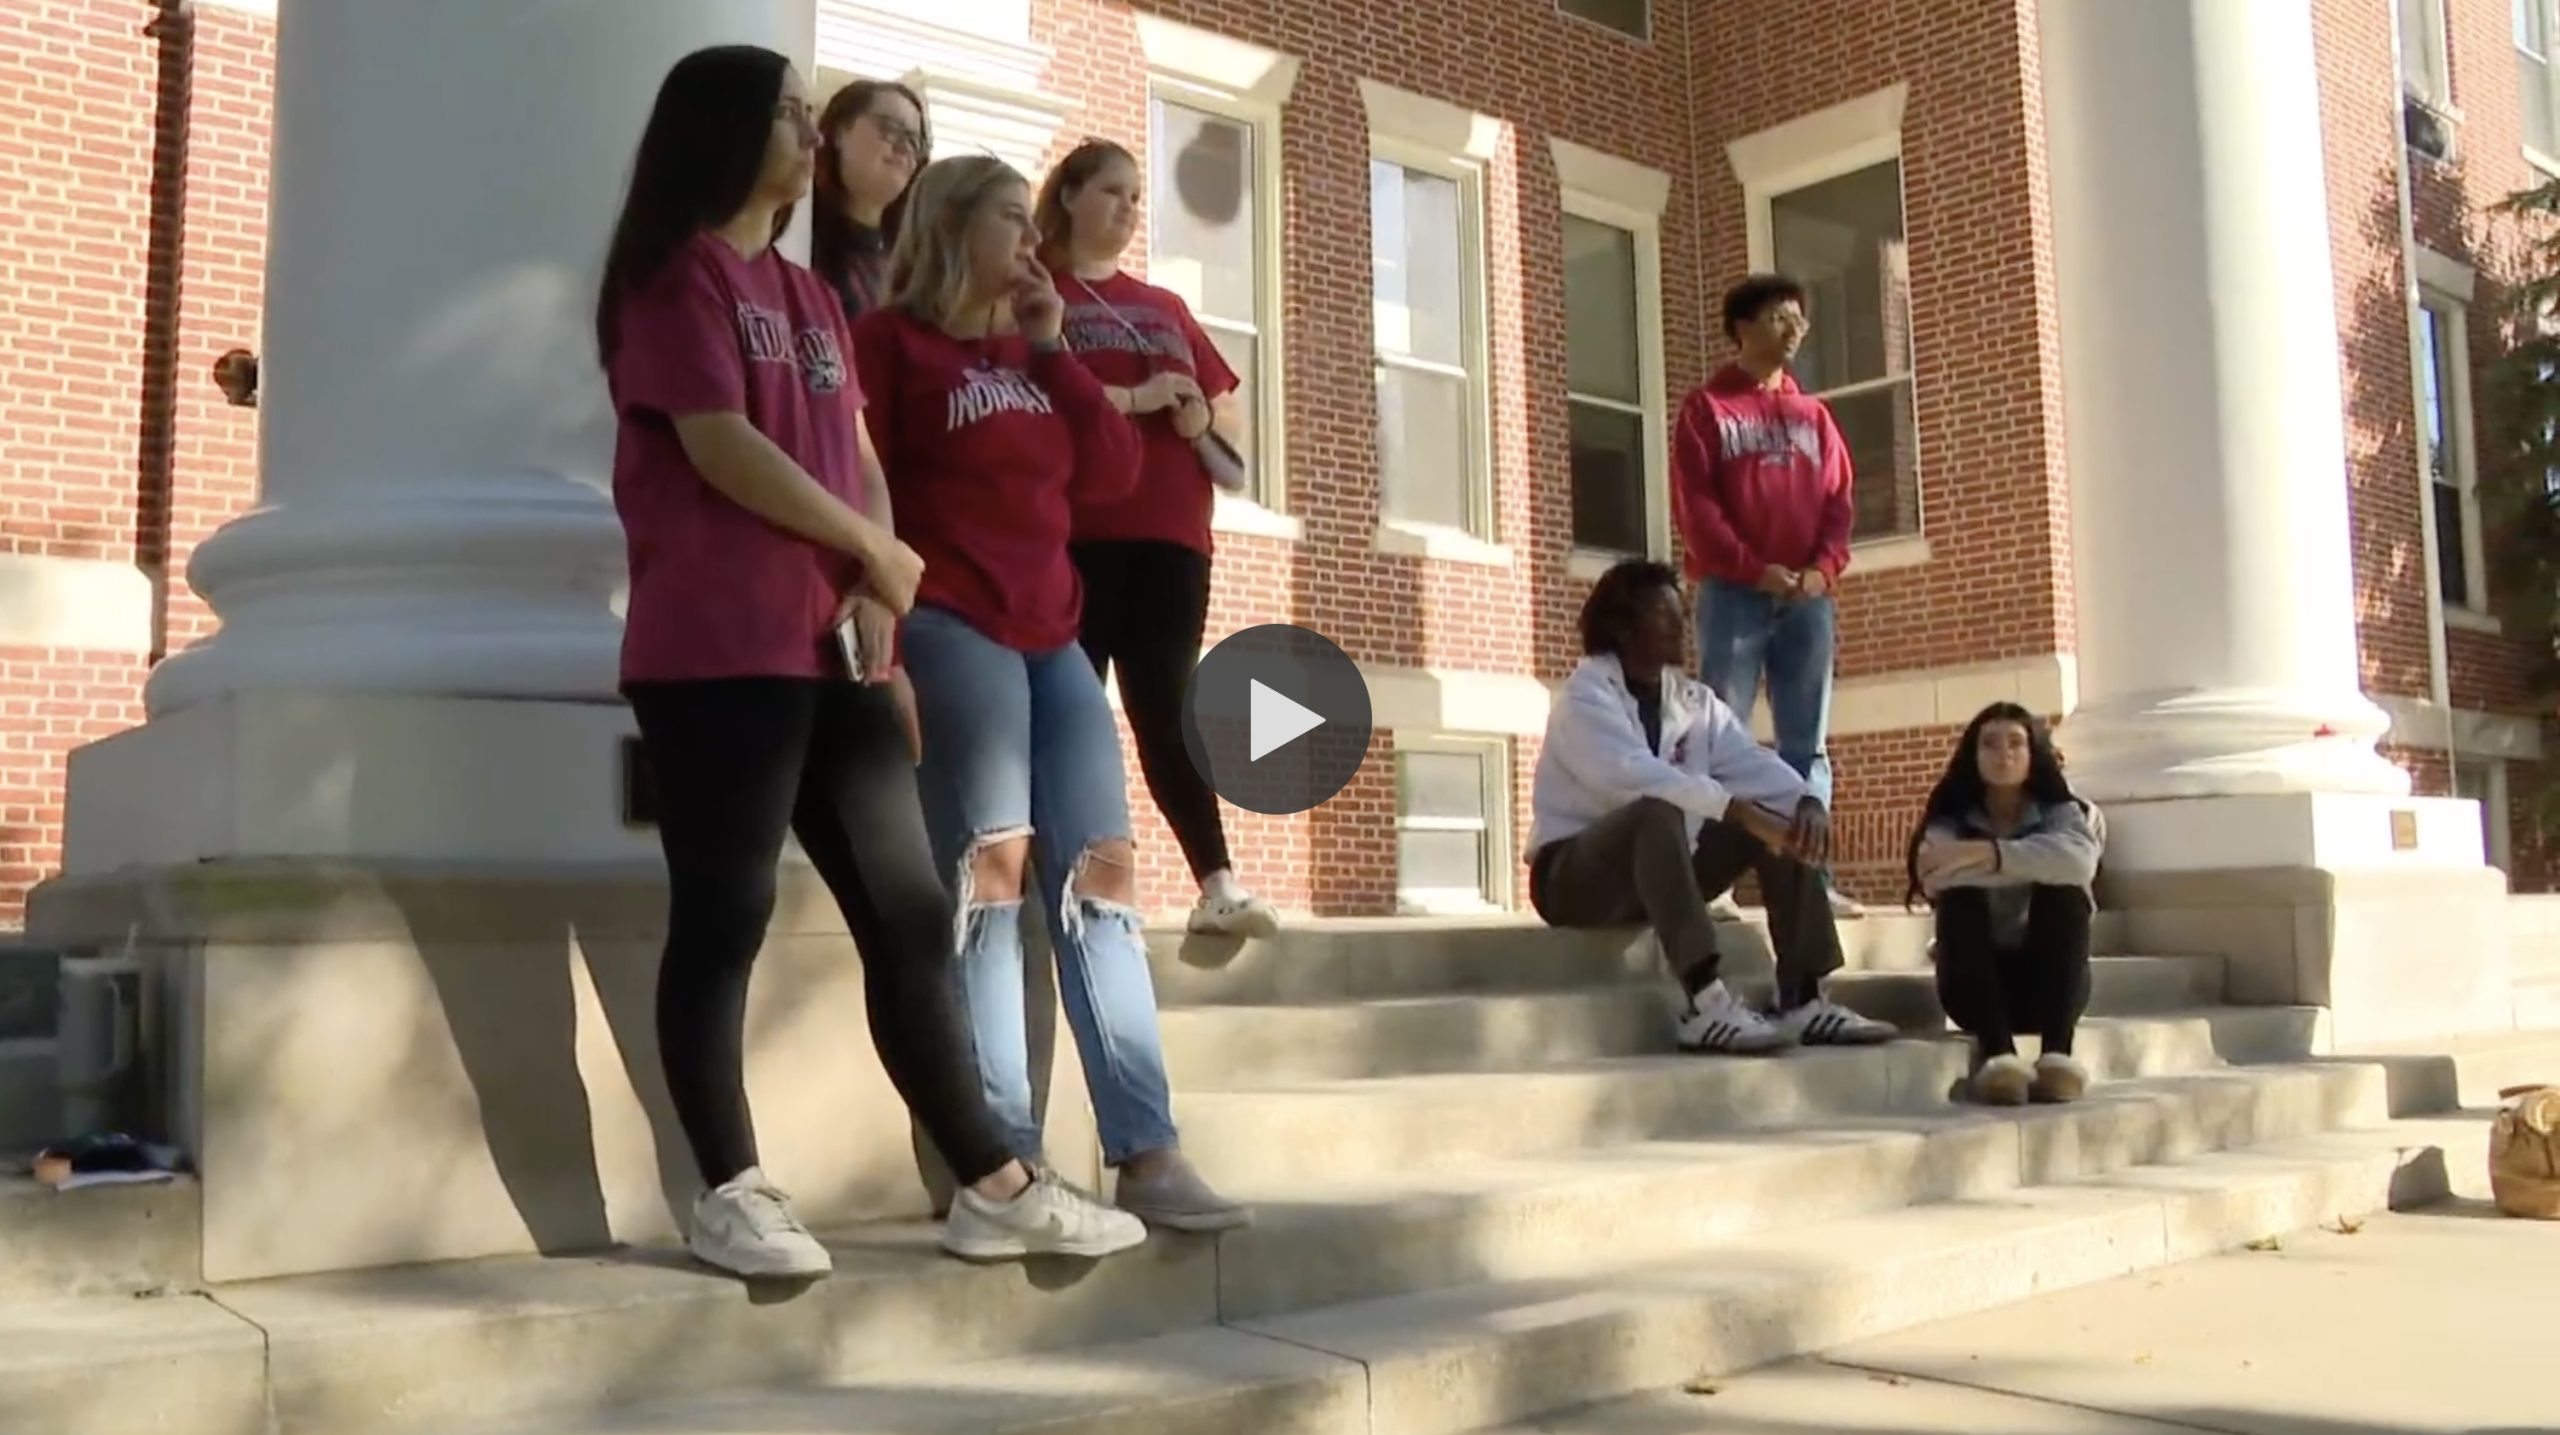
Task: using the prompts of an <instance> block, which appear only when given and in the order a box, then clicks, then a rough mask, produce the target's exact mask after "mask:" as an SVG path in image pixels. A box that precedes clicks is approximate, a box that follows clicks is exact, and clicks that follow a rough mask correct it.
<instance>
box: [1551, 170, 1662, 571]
mask: <svg viewBox="0 0 2560 1435" xmlns="http://www.w3.org/2000/svg"><path fill="white" fill-rule="evenodd" d="M1547 145H1548V148H1549V149H1550V150H1551V151H1552V152H1553V154H1554V156H1555V164H1556V183H1557V186H1558V188H1559V189H1560V190H1561V191H1562V201H1561V203H1560V205H1559V207H1560V208H1561V209H1562V210H1563V211H1564V213H1566V214H1569V215H1572V216H1574V217H1576V218H1578V219H1586V220H1589V221H1590V222H1592V223H1594V224H1605V225H1608V226H1609V227H1610V228H1612V229H1618V230H1623V231H1625V232H1626V233H1628V234H1630V235H1632V236H1634V239H1635V258H1636V273H1635V281H1636V392H1637V395H1638V397H1639V398H1640V400H1641V404H1640V411H1641V412H1642V414H1643V415H1644V534H1645V551H1644V552H1643V553H1641V554H1629V553H1612V552H1608V551H1606V550H1602V549H1592V548H1583V547H1580V546H1575V547H1574V548H1573V549H1572V550H1571V551H1570V552H1569V553H1568V555H1567V557H1566V569H1567V571H1568V572H1570V573H1572V574H1573V575H1574V576H1576V577H1579V578H1585V579H1589V578H1597V577H1598V576H1599V575H1600V574H1601V573H1603V572H1605V571H1607V570H1608V568H1609V566H1610V565H1611V564H1614V563H1616V562H1618V561H1619V560H1620V559H1623V558H1632V557H1642V558H1654V559H1664V558H1668V557H1669V556H1670V554H1671V513H1670V501H1669V500H1670V483H1671V479H1670V473H1671V461H1670V447H1671V437H1670V433H1671V421H1670V407H1669V396H1668V393H1667V391H1666V388H1665V385H1666V382H1667V381H1666V379H1665V377H1664V375H1665V364H1664V359H1663V345H1662V215H1663V211H1664V210H1665V209H1666V208H1667V207H1668V206H1669V204H1670V202H1671V176H1670V175H1668V174H1665V173H1663V172H1662V171H1661V170H1658V169H1653V168H1651V167H1649V166H1646V165H1641V164H1637V163H1635V162H1634V161H1633V160H1625V159H1620V158H1618V157H1617V156H1616V155H1612V154H1606V153H1603V152H1601V151H1599V150H1596V149H1591V148H1588V147H1586V146H1583V145H1578V144H1575V143H1574V142H1573V141H1571V140H1568V139H1552V138H1551V139H1549V140H1548V141H1547ZM1559 227H1561V226H1559ZM1569 370H1570V366H1568V371H1569ZM1565 403H1566V406H1567V408H1568V410H1570V408H1571V406H1572V405H1574V404H1578V403H1587V404H1593V405H1597V406H1599V407H1603V408H1611V409H1618V410H1620V411H1622V412H1623V411H1624V405H1622V404H1619V403H1618V402H1616V401H1615V400H1610V399H1597V398H1590V397H1586V396H1583V395H1578V394H1575V393H1574V392H1573V391H1572V390H1571V389H1570V388H1569V387H1568V388H1567V390H1566V391H1565ZM1567 431H1568V432H1570V427H1568V430H1567ZM1570 531H1571V530H1570V527H1569V526H1568V529H1567V533H1568V537H1569V536H1570Z"/></svg>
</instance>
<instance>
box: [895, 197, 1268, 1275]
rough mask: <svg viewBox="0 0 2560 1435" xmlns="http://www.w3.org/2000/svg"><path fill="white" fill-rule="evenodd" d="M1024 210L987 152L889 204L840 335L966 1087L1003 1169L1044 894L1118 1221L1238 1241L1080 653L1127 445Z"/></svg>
mask: <svg viewBox="0 0 2560 1435" xmlns="http://www.w3.org/2000/svg"><path fill="white" fill-rule="evenodd" d="M1035 241H1036V234H1035V232H1034V230H1033V228H1032V224H1031V193H1030V189H1029V187H1028V186H1027V185H1025V184H1024V182H1023V180H1022V176H1020V175H1018V174H1016V173H1015V172H1014V171H1013V170H1012V168H1011V167H1009V166H1007V165H1006V164H1005V163H1004V162H1003V161H1001V160H998V159H995V158H993V157H991V156H985V155H968V156H959V157H954V158H951V159H943V160H936V161H935V162H934V163H932V164H930V165H927V166H926V167H925V169H924V172H923V173H922V174H920V175H918V176H917V178H916V182H915V187H914V189H912V190H911V191H909V193H908V196H907V216H906V225H905V228H904V229H903V231H902V232H901V233H900V234H899V236H898V245H897V248H896V250H895V251H894V252H893V253H892V255H891V257H890V262H889V300H888V303H887V304H886V305H885V306H884V307H882V308H880V309H876V310H874V311H872V312H871V313H869V314H866V315H864V316H863V318H862V320H861V321H860V322H859V323H858V324H856V325H855V327H854V334H853V346H854V363H855V367H856V370H857V372H858V373H859V374H860V375H861V378H862V387H863V391H864V392H865V393H866V394H868V395H869V396H870V399H871V404H870V407H869V408H868V409H867V410H866V412H865V419H866V422H868V423H869V425H870V428H871V437H872V442H873V444H874V446H875V447H876V448H877V449H878V451H879V454H880V461H881V465H882V467H883V469H884V470H885V471H886V473H887V475H888V481H889V492H890V495H891V497H892V500H893V502H894V504H895V508H896V512H897V516H898V535H899V536H900V537H901V538H903V539H905V540H906V541H907V542H908V543H909V544H911V545H913V546H914V548H915V550H916V552H917V553H918V554H920V555H922V557H923V558H924V565H925V566H924V577H923V579H922V581H921V583H920V584H919V585H918V587H917V590H916V604H915V608H914V610H913V611H912V612H911V613H909V614H908V616H907V619H906V623H905V625H904V627H903V628H902V629H901V632H900V635H899V647H900V652H901V654H902V657H903V660H904V662H905V665H906V669H907V672H908V675H909V677H910V678H911V679H912V681H913V682H914V685H915V694H916V705H917V710H918V715H919V717H920V718H921V720H922V727H923V734H924V760H923V761H922V763H921V764H919V766H918V776H919V779H920V781H921V785H922V787H923V789H924V804H925V823H926V826H927V827H928V828H929V829H930V831H931V834H932V838H933V847H934V855H935V859H936V860H937V861H938V862H939V863H940V864H941V866H942V870H943V871H944V872H946V873H948V874H950V876H949V881H950V883H951V886H952V888H953V891H954V893H955V897H956V900H957V905H958V909H959V918H958V922H959V933H958V935H959V941H960V960H961V982H962V989H963V991H964V992H965V994H966V997H967V1002H968V1007H969V1019H970V1024H971V1026H972V1028H973V1030H974V1033H975V1035H976V1038H977V1055H978V1067H979V1077H980V1080H981V1081H982V1082H983V1083H984V1085H985V1087H986V1090H987V1093H988V1095H989V1097H990V1098H991V1099H992V1100H993V1101H994V1103H995V1107H996V1112H997V1116H998V1119H999V1120H1001V1121H1002V1122H1003V1123H1004V1124H1005V1126H1006V1129H1007V1134H1008V1136H1009V1137H1010V1138H1011V1139H1012V1142H1013V1149H1014V1152H1015V1154H1016V1155H1019V1156H1022V1157H1024V1158H1025V1159H1027V1160H1032V1161H1035V1162H1036V1161H1038V1160H1039V1158H1040V1156H1041V1136H1040V1121H1039V1116H1038V1114H1037V1113H1036V1111H1035V1110H1034V1108H1033V1106H1032V1099H1031V1060H1030V1037H1029V1032H1028V1028H1027V1024H1026V1014H1025V1011H1024V1003H1023V959H1024V952H1023V946H1022V901H1023V898H1024V897H1025V896H1026V895H1028V894H1029V893H1030V891H1031V890H1032V889H1034V888H1036V889H1037V891H1038V893H1039V898H1040V903H1041V907H1042V910H1043V913H1044V915H1045V916H1046V917H1047V923H1046V926H1047V930H1048V932H1049V934H1050V940H1051V945H1052V946H1053V947H1054V948H1055V949H1056V953H1057V962H1058V991H1059V994H1060V996H1061V997H1062V998H1064V1000H1065V1003H1066V1010H1067V1024H1068V1026H1069V1027H1070V1028H1072V1029H1073V1030H1074V1032H1075V1036H1076V1047H1077V1050H1078V1052H1079V1053H1080V1054H1081V1055H1082V1057H1083V1059H1084V1070H1085V1084H1086V1086H1087V1088H1088V1090H1089V1091H1090V1092H1091V1094H1092V1097H1093V1107H1094V1116H1095V1121H1096V1124H1097V1125H1099V1126H1100V1127H1101V1131H1102V1145H1103V1155H1104V1158H1105V1160H1107V1161H1108V1162H1109V1163H1110V1164H1111V1165H1112V1166H1113V1167H1115V1168H1117V1170H1118V1171H1119V1182H1118V1185H1117V1187H1116V1188H1115V1191H1114V1196H1115V1199H1116V1200H1117V1201H1118V1203H1119V1205H1120V1206H1121V1208H1122V1209H1123V1210H1125V1211H1128V1212H1130V1213H1132V1214H1135V1215H1137V1216H1139V1217H1140V1218H1141V1219H1144V1220H1146V1221H1148V1222H1150V1223H1152V1224H1155V1225H1161V1226H1167V1227H1171V1228H1174V1229H1178V1230H1193V1231H1203V1230H1220V1229H1224V1228H1227V1227H1231V1226H1235V1225H1238V1224H1241V1223H1242V1222H1243V1221H1244V1220H1245V1218H1246V1215H1245V1211H1244V1209H1243V1208H1242V1207H1240V1206H1238V1205H1236V1204H1235V1203H1233V1202H1231V1201H1228V1200H1226V1199H1225V1198H1224V1197H1222V1196H1220V1195H1218V1193H1217V1192H1215V1191H1214V1190H1212V1189H1210V1187H1209V1185H1208V1184H1207V1182H1205V1181H1203V1180H1202V1179H1201V1177H1200V1175H1199V1173H1198V1172H1196V1171H1194V1170H1193V1169H1192V1167H1191V1165H1190V1163H1189V1162H1188V1161H1187V1160H1185V1159H1184V1158H1183V1155H1182V1149H1181V1146H1180V1143H1179V1140H1178V1138H1177V1136H1176V1134H1175V1130H1174V1124H1173V1098H1172V1095H1171V1092H1170V1091H1169V1090H1168V1088H1167V1083H1166V1080H1165V1069H1164V1042H1163V1038H1162V1034H1161V1033H1160V1031H1159V1030H1158V1024H1157V1018H1156V997H1155V983H1154V978H1153V976H1152V975H1151V974H1150V973H1149V971H1148V969H1147V954H1146V948H1145V945H1144V943H1143V942H1142V940H1141V934H1140V931H1139V921H1138V910H1137V905H1136V904H1137V864H1136V855H1135V851H1134V848H1133V846H1132V844H1131V841H1130V837H1129V800H1128V793H1127V786H1126V785H1127V778H1126V776H1125V774H1124V773H1123V771H1122V769H1121V765H1120V736H1119V730H1118V727H1117V725H1116V724H1114V722H1113V721H1112V717H1111V707H1110V704H1109V703H1108V701H1106V700H1105V699H1104V697H1103V693H1102V681H1101V679H1099V678H1097V677H1096V676H1094V671H1093V666H1092V664H1091V663H1090V662H1089V661H1087V660H1086V658H1085V655H1084V650H1083V649H1082V648H1081V647H1079V646H1078V645H1077V641H1076V635H1077V625H1078V620H1079V617H1080V614H1081V608H1082V600H1083V592H1082V584H1081V582H1080V581H1079V580H1078V578H1077V575H1076V569H1075V564H1074V563H1073V562H1072V561H1071V560H1070V559H1069V558H1068V556H1067V537H1068V533H1069V528H1070V524H1071V513H1072V510H1073V508H1074V506H1075V505H1076V504H1077V503H1079V502H1090V501H1094V500H1098V499H1104V498H1108V497H1111V496H1113V495H1117V494H1122V493H1126V492H1127V491H1128V490H1129V488H1130V487H1131V485H1133V484H1134V483H1135V482H1136V480H1137V476H1138V459H1139V452H1140V445H1139V439H1138V435H1137V432H1136V430H1134V429H1133V428H1131V427H1130V424H1129V421H1128V420H1127V419H1126V418H1124V417H1122V416H1121V414H1120V412H1119V411H1118V410H1117V409H1115V408H1114V407H1113V406H1112V404H1111V400H1110V398H1109V396H1108V395H1106V394H1105V393H1104V392H1103V387H1102V383H1101V381H1100V380H1098V379H1096V378H1095V377H1094V376H1093V375H1092V374H1091V373H1090V372H1089V371H1087V370H1086V368H1085V367H1084V365H1082V364H1080V363H1078V362H1076V359H1075V356H1074V355H1072V354H1070V353H1068V352H1067V347H1066V344H1065V343H1064V342H1063V340H1062V339H1061V338H1060V328H1061V325H1062V322H1063V319H1064V305H1063V304H1062V303H1061V302H1060V300H1059V297H1058V290H1057V286H1056V285H1055V284H1054V283H1053V282H1052V281H1051V279H1050V277H1049V274H1048V271H1047V270H1046V269H1044V268H1043V267H1042V266H1041V264H1040V262H1039V260H1038V259H1037V258H1036V257H1035V255H1034V249H1035Z"/></svg>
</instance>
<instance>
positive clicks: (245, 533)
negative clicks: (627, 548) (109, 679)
mask: <svg viewBox="0 0 2560 1435" xmlns="http://www.w3.org/2000/svg"><path fill="white" fill-rule="evenodd" d="M815 5H816V0H546V3H543V4H526V3H524V0H362V3H348V0H284V3H283V5H282V13H281V15H280V16H279V19H278V22H277V56H276V100H275V121H274V124H275V129H274V136H275V137H274V144H273V156H272V172H273V188H272V200H271V207H270V212H269V216H268V234H267V243H268V251H267V276H268V277H267V285H266V316H265V337H264V344H263V353H262V360H263V362H262V363H261V365H260V393H259V409H260V452H259V477H260V499H261V506H260V507H259V508H258V509H257V510H255V511H254V512H251V513H249V514H246V515H244V516H242V517H241V518H239V519H236V520H234V521H233V522H232V523H230V524H228V525H226V526H225V527H224V528H223V529H222V530H221V531H220V532H218V533H216V534H214V535H213V536H212V537H211V538H210V539H208V540H207V541H206V542H205V543H204V545H203V546H202V547H201V548H199V549H198V550H197V552H196V555H195V559H194V561H193V562H192V563H191V564H190V565H189V568H188V581H189V582H190V583H192V584H193V585H194V587H195V588H196V590H197V591H198V592H200V593H202V594H203V595H204V596H205V598H206V600H207V601H208V602H210V603H211V604H212V606H213V608H214V610H215V611H216V612H217V613H218V614H219V615H220V616H221V618H222V620H223V626H222V629H221V631H220V633H219V634H218V635H217V636H215V637H214V638H212V639H211V640H210V641H208V642H205V643H203V644H199V645H198V646H196V647H194V648H191V649H189V650H188V651H186V652H184V653H182V654H179V655H178V656H176V657H173V658H171V659H170V660H168V661H167V662H165V663H163V664H161V665H160V667H159V669H158V670H157V671H156V672H155V673H154V674H153V675H152V678H151V682H150V686H149V689H148V694H147V696H148V703H149V708H150V711H151V713H152V714H153V715H154V716H155V717H159V716H162V715H165V714H168V713H172V712H175V711H177V710H180V709H184V708H188V707H192V706H195V705H198V704H201V703H204V702H206V701H207V700H210V699H214V698H219V697H225V696H236V695H241V694H246V693H256V692H260V691H275V690H305V691H308V690H331V691H338V692H360V693H374V694H418V695H435V696H448V697H451V696H461V697H503V698H551V699H569V700H592V701H611V700H612V699H613V696H614V682H615V668H616V649H617V645H618V644H619V642H620V634H621V623H620V620H619V618H618V617H617V616H616V612H617V609H618V607H619V593H620V589H621V586H622V570H623V562H622V541H621V536H620V533H619V530H618V528H617V526H616V524H615V520H614V515H613V511H612V508H611V506H610V503H609V501H608V500H607V498H606V496H605V488H606V483H607V478H608V474H609V467H610V463H611V455H612V423H611V417H610V414H609V412H608V410H607V407H606V403H605V395H604V385H603V379H602V375H601V373H600V372H599V369H598V366H597V362H596V354H595V340H594V338H593V323H592V310H593V305H594V299H595V284H596V279H597V275H598V273H599V271H600V268H601V263H602V258H603V254H604V250H605V245H606V241H607V238H608V236H609V233H610V230H611V227H612V224H613V219H614V214H615V212H616V208H617V206H618V205H619V203H620V201H621V197H622V189H623V184H624V181H625V179H626V177H627V176H628V174H629V170H630V161H631V154H632V150H633V147H634V146H635V144H636V143H637V142H638V140H639V137H640V131H641V127H642V125H643V122H644V121H645V119H646V117H647V114H648V111H649V106H650V104H651V101H652V100H653V98H654V97H655V95H656V93H657V87H658V84H659V81H660V80H661V79H662V78H663V77H664V76H665V74H666V72H667V69H668V67H669V66H670V65H672V64H673V63H674V62H675V61H676V60H677V59H678V58H680V57H681V56H683V55H684V54H686V53H687V52H689V51H691V50H693V49H696V48H698V47H701V46H704V45H712V44H722V43H733V42H744V43H751V44H760V45H765V46H768V47H770V48H773V49H776V50H780V51H782V52H783V53H785V54H787V55H790V56H792V57H793V59H794V61H795V63H797V64H798V65H799V66H800V67H801V69H802V71H803V73H804V74H805V73H810V72H812V71H813V70H814V63H813V59H814V46H815V38H816V32H817V22H816V14H815Z"/></svg>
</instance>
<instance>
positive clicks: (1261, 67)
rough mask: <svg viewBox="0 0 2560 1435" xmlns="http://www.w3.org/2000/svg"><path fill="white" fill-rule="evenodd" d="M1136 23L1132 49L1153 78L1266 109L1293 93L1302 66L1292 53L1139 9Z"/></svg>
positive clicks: (1280, 102) (1281, 101)
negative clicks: (1142, 58)
mask: <svg viewBox="0 0 2560 1435" xmlns="http://www.w3.org/2000/svg"><path fill="white" fill-rule="evenodd" d="M1137 21H1138V48H1139V49H1140V50H1142V51H1143V52H1145V54H1146V57H1147V68H1148V69H1149V70H1150V71H1152V72H1154V73H1155V74H1156V75H1158V76H1159V77H1162V78H1165V79H1172V80H1180V81H1183V82H1184V83H1185V84H1187V85H1189V86H1191V87H1192V88H1195V89H1200V90H1205V91H1208V92H1209V93H1211V94H1213V95H1216V96H1220V97H1222V98H1224V99H1226V100H1227V101H1229V102H1230V103H1234V104H1245V105H1252V106H1256V107H1258V108H1262V109H1272V110H1276V109H1278V108H1280V107H1281V106H1282V105H1285V104H1287V103H1288V102H1289V96H1290V94H1291V93H1292V92H1293V91H1295V90H1296V89H1297V85H1298V73H1299V71H1300V69H1301V68H1302V67H1303V64H1304V62H1303V61H1301V60H1300V59H1299V57H1298V56H1296V55H1292V54H1289V53H1287V52H1285V51H1281V50H1271V49H1265V48H1264V47H1262V46H1260V45H1256V44H1254V43H1253V42H1251V41H1249V40H1239V39H1237V38H1236V37H1234V36H1232V35H1222V34H1219V33H1218V32H1217V31H1215V30H1202V29H1197V28H1195V27H1193V26H1190V25H1185V24H1182V23H1181V22H1179V21H1175V20H1168V19H1166V18H1164V17H1163V16H1161V15H1150V14H1148V13H1146V12H1145V11H1140V12H1139V13H1138V15H1137Z"/></svg>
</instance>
